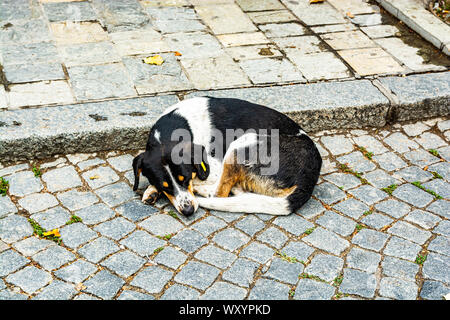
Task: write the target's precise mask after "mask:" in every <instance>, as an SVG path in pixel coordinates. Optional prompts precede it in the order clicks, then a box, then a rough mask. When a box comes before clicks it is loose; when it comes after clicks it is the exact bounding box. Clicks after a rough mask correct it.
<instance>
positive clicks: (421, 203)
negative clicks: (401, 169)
mask: <svg viewBox="0 0 450 320" xmlns="http://www.w3.org/2000/svg"><path fill="white" fill-rule="evenodd" d="M392 194H393V195H394V196H395V197H397V198H398V199H400V200H403V201H405V202H407V203H410V204H412V205H413V206H416V207H419V208H423V207H425V206H426V205H428V204H429V203H430V202H431V201H432V200H433V196H432V195H431V194H429V193H426V192H425V191H422V190H421V189H419V188H417V187H415V186H413V185H412V184H403V185H401V186H400V187H398V188H397V189H395V190H394V192H393V193H392Z"/></svg>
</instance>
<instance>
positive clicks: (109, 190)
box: [95, 182, 136, 207]
mask: <svg viewBox="0 0 450 320" xmlns="http://www.w3.org/2000/svg"><path fill="white" fill-rule="evenodd" d="M95 193H96V194H97V195H98V196H99V197H100V198H101V199H102V200H103V201H104V202H105V203H106V204H107V205H109V206H110V207H115V206H117V205H119V204H121V203H124V202H126V201H128V200H130V199H132V198H135V197H136V194H135V193H134V191H133V190H132V189H131V187H130V186H128V184H126V183H125V182H118V183H115V184H111V185H108V186H106V187H103V188H100V189H97V190H96V191H95Z"/></svg>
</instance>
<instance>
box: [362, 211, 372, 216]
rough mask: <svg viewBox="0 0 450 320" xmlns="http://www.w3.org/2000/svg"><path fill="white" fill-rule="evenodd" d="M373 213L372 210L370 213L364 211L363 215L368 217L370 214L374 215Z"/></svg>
mask: <svg viewBox="0 0 450 320" xmlns="http://www.w3.org/2000/svg"><path fill="white" fill-rule="evenodd" d="M372 213H373V211H372V210H368V211H364V213H363V215H364V216H368V215H369V214H372Z"/></svg>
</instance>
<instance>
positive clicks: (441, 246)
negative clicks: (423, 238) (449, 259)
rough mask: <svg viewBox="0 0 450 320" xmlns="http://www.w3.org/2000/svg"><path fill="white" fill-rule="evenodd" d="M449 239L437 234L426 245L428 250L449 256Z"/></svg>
mask: <svg viewBox="0 0 450 320" xmlns="http://www.w3.org/2000/svg"><path fill="white" fill-rule="evenodd" d="M449 249H450V239H449V238H448V237H443V236H437V237H436V238H435V239H433V240H432V241H431V242H430V244H429V245H428V250H430V251H435V252H437V253H440V254H443V255H446V256H449V255H450V253H449V252H450V250H449Z"/></svg>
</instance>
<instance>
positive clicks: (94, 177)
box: [89, 174, 100, 180]
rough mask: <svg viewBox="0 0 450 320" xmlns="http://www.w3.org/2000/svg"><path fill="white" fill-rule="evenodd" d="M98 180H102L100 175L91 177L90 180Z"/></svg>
mask: <svg viewBox="0 0 450 320" xmlns="http://www.w3.org/2000/svg"><path fill="white" fill-rule="evenodd" d="M98 178H100V176H99V175H98V174H96V175H95V176H92V177H89V179H91V180H95V179H98Z"/></svg>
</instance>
